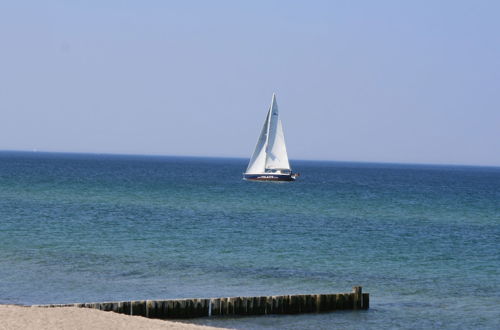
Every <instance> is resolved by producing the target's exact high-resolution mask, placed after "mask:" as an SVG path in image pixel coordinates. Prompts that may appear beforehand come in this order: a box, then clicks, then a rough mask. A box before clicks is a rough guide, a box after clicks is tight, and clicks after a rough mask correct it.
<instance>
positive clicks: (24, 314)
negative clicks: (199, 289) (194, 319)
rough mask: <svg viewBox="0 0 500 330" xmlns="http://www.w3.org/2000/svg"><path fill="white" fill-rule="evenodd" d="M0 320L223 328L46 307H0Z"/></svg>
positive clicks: (5, 325)
mask: <svg viewBox="0 0 500 330" xmlns="http://www.w3.org/2000/svg"><path fill="white" fill-rule="evenodd" d="M0 320H2V321H1V323H0V329H40V330H45V329H47V330H49V329H82V330H83V329H88V330H98V329H103V330H104V329H117V330H118V329H131V330H132V329H145V330H146V329H153V330H155V329H158V330H161V329H183V330H215V329H224V328H215V327H210V326H203V325H196V324H189V323H182V322H176V321H171V320H159V319H149V318H145V317H142V316H131V315H124V314H118V313H114V312H105V311H100V310H97V309H90V308H78V307H57V308H46V307H31V306H21V305H3V304H0Z"/></svg>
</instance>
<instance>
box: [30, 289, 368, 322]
mask: <svg viewBox="0 0 500 330" xmlns="http://www.w3.org/2000/svg"><path fill="white" fill-rule="evenodd" d="M369 306H370V296H369V294H368V293H362V288H361V287H360V286H355V287H353V290H352V292H350V293H333V294H303V295H284V296H261V297H230V298H202V299H172V300H134V301H119V302H101V303H80V304H60V305H34V307H83V308H95V309H99V310H102V311H112V312H116V313H121V314H129V315H139V316H144V317H148V318H157V319H178V318H195V317H207V316H220V315H266V314H299V313H322V312H331V311H336V310H363V309H368V308H369Z"/></svg>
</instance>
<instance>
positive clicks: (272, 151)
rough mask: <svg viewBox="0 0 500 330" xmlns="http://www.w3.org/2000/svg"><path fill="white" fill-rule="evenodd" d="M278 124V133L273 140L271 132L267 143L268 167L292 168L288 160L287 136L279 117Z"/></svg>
mask: <svg viewBox="0 0 500 330" xmlns="http://www.w3.org/2000/svg"><path fill="white" fill-rule="evenodd" d="M276 126H277V127H276V133H275V134H274V139H273V140H271V134H269V136H270V137H269V143H268V145H267V149H268V152H267V158H266V168H267V169H281V170H290V163H289V162H288V155H287V153H286V145H285V136H284V135H283V126H282V125H281V120H279V119H278V124H277V125H276Z"/></svg>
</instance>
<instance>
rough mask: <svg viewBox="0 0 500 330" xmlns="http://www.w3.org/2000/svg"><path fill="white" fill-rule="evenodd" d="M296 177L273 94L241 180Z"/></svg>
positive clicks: (273, 179)
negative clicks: (289, 158) (287, 151)
mask: <svg viewBox="0 0 500 330" xmlns="http://www.w3.org/2000/svg"><path fill="white" fill-rule="evenodd" d="M298 175H299V174H298V173H292V169H291V168H290V163H289V162H288V155H287V153H286V146H285V136H284V135H283V125H282V124H281V119H280V117H279V112H278V104H277V103H276V94H274V93H273V98H272V101H271V106H270V107H269V111H268V112H267V116H266V121H265V122H264V126H263V127H262V131H261V132H260V136H259V140H258V141H257V146H255V151H254V152H253V155H252V158H251V159H250V162H249V163H248V167H247V170H246V172H245V173H244V174H243V178H244V179H245V180H252V181H295V179H296V178H297V177H298Z"/></svg>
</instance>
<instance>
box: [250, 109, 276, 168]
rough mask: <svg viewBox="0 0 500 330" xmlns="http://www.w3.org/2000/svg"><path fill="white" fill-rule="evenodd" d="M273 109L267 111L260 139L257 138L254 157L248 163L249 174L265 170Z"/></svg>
mask: <svg viewBox="0 0 500 330" xmlns="http://www.w3.org/2000/svg"><path fill="white" fill-rule="evenodd" d="M270 113H271V110H269V112H268V113H267V117H266V121H265V122H264V126H263V127H262V131H261V132H260V135H259V139H258V140H257V145H256V146H255V150H254V152H253V155H252V158H251V159H250V162H249V163H248V167H247V171H246V173H248V174H250V173H251V174H259V173H264V172H265V166H266V147H267V134H268V131H269V116H270Z"/></svg>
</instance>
